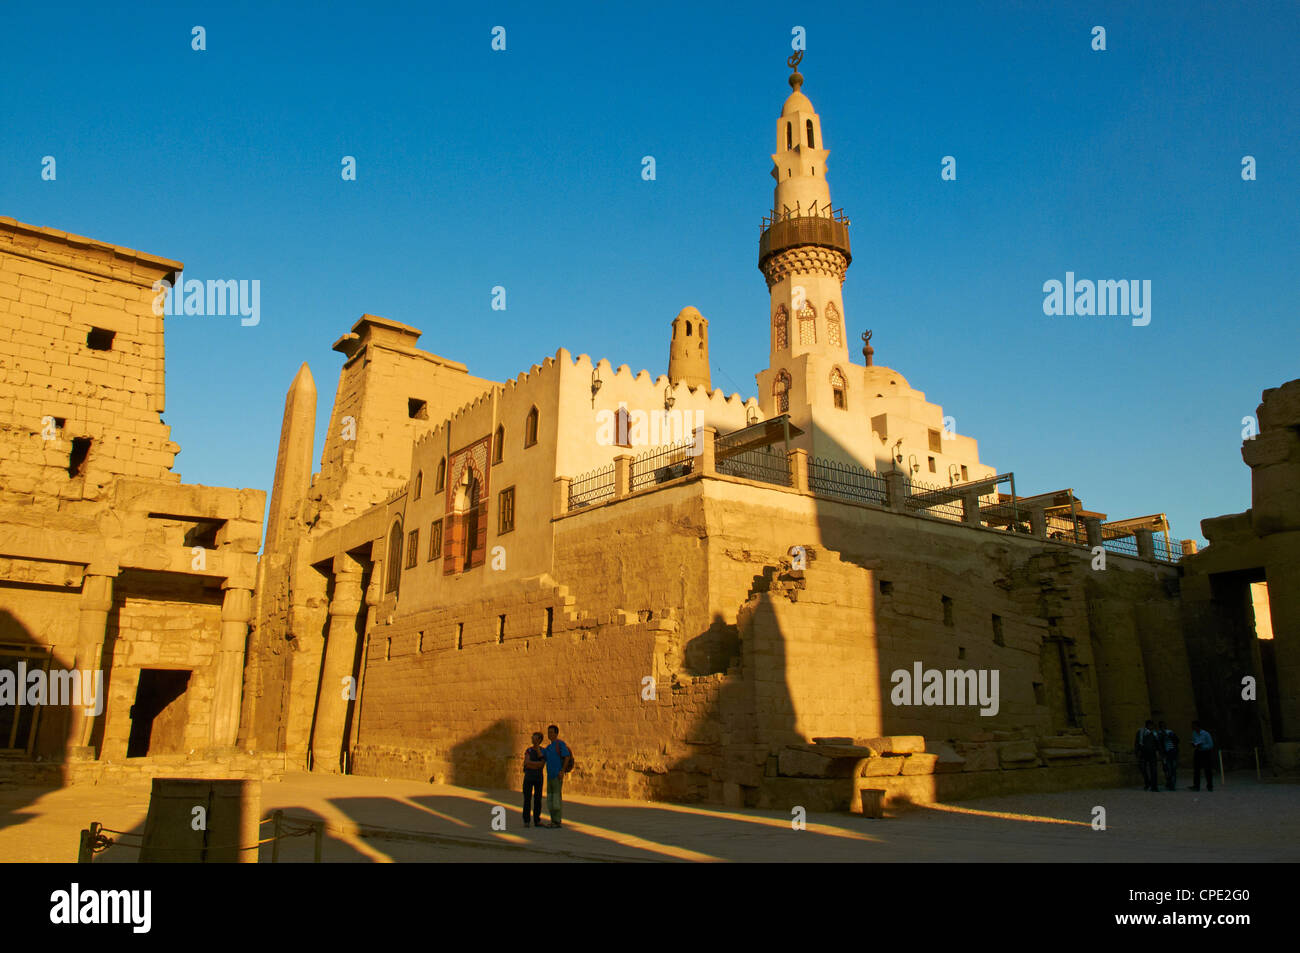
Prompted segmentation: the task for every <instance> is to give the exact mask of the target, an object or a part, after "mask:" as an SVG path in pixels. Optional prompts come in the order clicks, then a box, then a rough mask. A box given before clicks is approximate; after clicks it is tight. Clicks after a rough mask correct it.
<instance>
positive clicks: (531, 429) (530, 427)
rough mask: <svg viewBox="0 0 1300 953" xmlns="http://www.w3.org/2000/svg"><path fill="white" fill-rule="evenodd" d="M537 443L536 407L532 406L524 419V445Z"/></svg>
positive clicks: (528, 445) (529, 445)
mask: <svg viewBox="0 0 1300 953" xmlns="http://www.w3.org/2000/svg"><path fill="white" fill-rule="evenodd" d="M535 443H537V408H536V407H534V408H533V409H532V410H530V411H528V418H527V419H526V420H525V421H524V446H525V447H531V446H532V445H533V444H535Z"/></svg>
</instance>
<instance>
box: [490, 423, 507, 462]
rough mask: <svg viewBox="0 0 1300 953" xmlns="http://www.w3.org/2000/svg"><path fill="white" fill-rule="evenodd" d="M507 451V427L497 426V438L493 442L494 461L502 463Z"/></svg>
mask: <svg viewBox="0 0 1300 953" xmlns="http://www.w3.org/2000/svg"><path fill="white" fill-rule="evenodd" d="M505 452H506V428H505V427H497V435H496V439H495V440H494V441H493V442H492V462H493V463H500V462H501V461H502V459H504V457H505Z"/></svg>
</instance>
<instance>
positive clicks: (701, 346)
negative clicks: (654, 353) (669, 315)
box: [668, 306, 713, 393]
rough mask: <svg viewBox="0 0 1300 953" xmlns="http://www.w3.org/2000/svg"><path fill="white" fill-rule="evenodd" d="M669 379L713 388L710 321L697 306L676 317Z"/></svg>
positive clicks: (669, 363) (670, 345) (694, 385)
mask: <svg viewBox="0 0 1300 953" xmlns="http://www.w3.org/2000/svg"><path fill="white" fill-rule="evenodd" d="M668 381H669V382H670V383H672V384H679V383H680V384H685V385H686V386H687V387H703V388H704V391H705V393H709V392H710V391H712V390H713V388H712V386H711V385H710V381H711V378H710V377H709V322H708V320H706V319H705V317H704V315H702V314H700V312H699V311H697V310H696V309H695V308H692V307H689V306H688V307H685V308H682V310H681V311H680V312H678V314H677V317H675V318H673V339H672V342H671V343H670V344H669V346H668Z"/></svg>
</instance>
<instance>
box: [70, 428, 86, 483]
mask: <svg viewBox="0 0 1300 953" xmlns="http://www.w3.org/2000/svg"><path fill="white" fill-rule="evenodd" d="M88 456H90V438H89V437H73V438H72V449H71V450H70V451H68V476H70V477H79V476H84V475H85V467H86V457H88Z"/></svg>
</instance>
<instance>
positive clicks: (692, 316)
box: [673, 304, 704, 321]
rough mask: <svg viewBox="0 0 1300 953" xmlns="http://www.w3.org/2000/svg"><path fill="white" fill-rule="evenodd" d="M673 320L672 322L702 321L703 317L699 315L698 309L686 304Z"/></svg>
mask: <svg viewBox="0 0 1300 953" xmlns="http://www.w3.org/2000/svg"><path fill="white" fill-rule="evenodd" d="M673 320H674V321H683V320H684V321H703V320H704V315H702V314H700V311H699V309H698V308H695V307H692V306H691V305H689V304H688V305H687V306H686V307H684V308H682V310H680V311H678V312H677V317H676V318H674V319H673Z"/></svg>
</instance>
